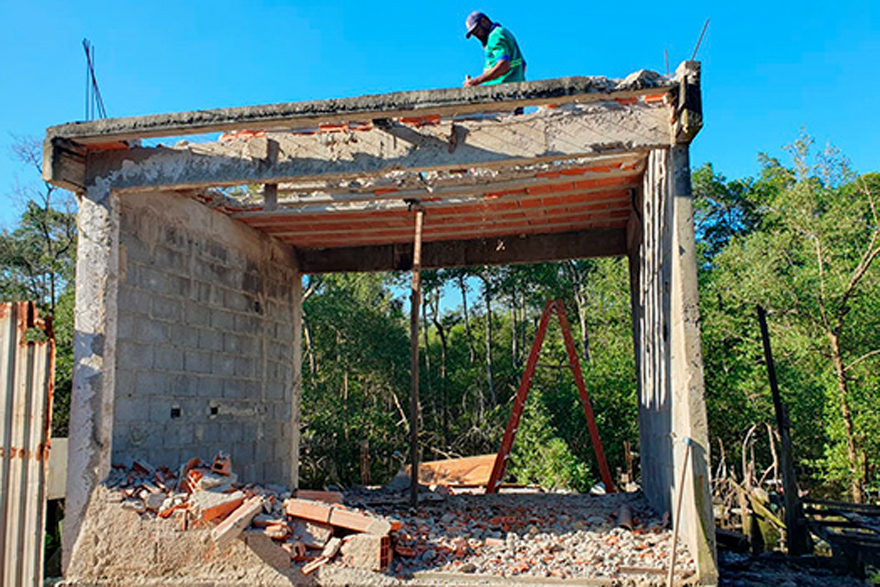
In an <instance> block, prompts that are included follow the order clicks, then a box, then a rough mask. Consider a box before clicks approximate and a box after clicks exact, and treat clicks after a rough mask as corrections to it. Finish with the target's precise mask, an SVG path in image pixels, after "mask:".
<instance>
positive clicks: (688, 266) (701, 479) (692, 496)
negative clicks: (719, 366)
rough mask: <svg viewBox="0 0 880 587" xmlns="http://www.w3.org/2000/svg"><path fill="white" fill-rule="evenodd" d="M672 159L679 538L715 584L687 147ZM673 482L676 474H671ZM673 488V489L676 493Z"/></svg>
mask: <svg viewBox="0 0 880 587" xmlns="http://www.w3.org/2000/svg"><path fill="white" fill-rule="evenodd" d="M670 156H671V159H672V165H671V167H672V178H671V179H672V186H671V187H672V192H671V195H672V198H671V204H672V219H671V220H672V226H673V231H672V235H671V236H672V242H671V243H670V247H671V251H672V253H673V254H672V261H673V262H672V289H671V292H670V293H671V301H672V303H671V316H670V327H671V338H672V340H671V343H672V344H671V348H670V351H671V352H670V355H671V359H672V361H671V375H672V382H671V383H672V393H673V400H672V406H673V411H672V422H673V430H674V431H675V433H676V436H677V438H678V439H682V438H684V437H689V438H690V439H691V440H692V441H693V444H692V446H691V463H690V466H689V467H688V469H687V476H686V478H685V486H684V488H683V490H684V501H683V504H686V505H684V506H683V508H682V519H681V520H676V521H675V523H676V524H679V523H681V524H682V527H681V530H680V532H681V534H682V535H683V536H685V537H686V543H687V545H688V547H689V548H690V551H691V553H693V555H694V557H695V560H696V563H697V570H698V573H699V576H700V579H701V581H702V582H703V583H705V584H715V583H716V582H717V580H718V573H717V564H716V550H715V522H714V518H713V512H712V489H711V487H710V475H711V471H710V460H709V424H708V421H707V417H706V401H705V390H704V386H703V354H702V350H701V346H700V307H699V291H698V284H697V253H696V238H695V235H694V210H693V194H692V192H691V174H690V157H689V154H688V146H687V145H686V144H679V145H676V146H674V147H673V148H672V149H671V153H670ZM673 455H674V457H675V470H676V471H680V470H681V467H682V466H683V464H684V463H683V461H682V458H683V456H684V446H683V445H682V443H680V442H676V443H675V444H674V446H673ZM675 482H676V483H677V482H678V475H676V476H675ZM677 489H678V488H676V490H677Z"/></svg>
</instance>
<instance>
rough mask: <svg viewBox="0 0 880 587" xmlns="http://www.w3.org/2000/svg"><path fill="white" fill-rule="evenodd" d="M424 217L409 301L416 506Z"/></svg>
mask: <svg viewBox="0 0 880 587" xmlns="http://www.w3.org/2000/svg"><path fill="white" fill-rule="evenodd" d="M424 216H425V211H424V210H421V209H417V210H416V236H415V241H414V242H413V264H412V291H411V292H410V298H409V300H410V311H409V349H410V353H409V355H410V374H411V378H412V382H411V386H412V387H411V393H410V400H409V444H410V446H409V450H410V458H409V462H410V464H411V467H412V468H411V469H410V484H409V499H410V503H411V504H412V505H413V506H416V505H418V503H419V306H420V305H421V301H422V275H421V269H422V222H423V221H424Z"/></svg>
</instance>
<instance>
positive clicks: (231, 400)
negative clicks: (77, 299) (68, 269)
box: [112, 193, 300, 483]
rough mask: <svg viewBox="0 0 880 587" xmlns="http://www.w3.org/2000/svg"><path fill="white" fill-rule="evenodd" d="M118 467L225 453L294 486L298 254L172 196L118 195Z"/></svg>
mask: <svg viewBox="0 0 880 587" xmlns="http://www.w3.org/2000/svg"><path fill="white" fill-rule="evenodd" d="M119 202H120V206H119V291H118V298H117V308H118V314H117V333H116V334H117V336H116V349H117V360H116V372H115V393H114V399H115V402H114V404H115V405H114V426H113V451H112V461H113V462H114V463H120V462H125V461H127V460H129V459H131V458H145V459H147V460H148V461H149V462H150V463H152V464H153V465H156V466H159V465H165V466H169V467H175V466H177V465H178V464H179V463H180V462H181V461H183V460H184V459H188V458H190V457H193V456H198V457H201V458H210V457H211V456H212V455H213V454H214V453H215V452H217V451H219V450H224V451H227V452H229V453H230V455H231V456H232V462H233V468H234V470H235V471H236V472H237V473H238V474H239V477H240V479H241V480H243V481H261V482H273V483H287V482H288V481H289V479H290V463H291V410H292V403H291V386H292V377H293V340H294V332H293V328H294V324H293V320H294V307H293V304H294V293H293V292H294V287H295V286H296V287H298V280H299V279H300V276H299V273H298V271H297V267H296V260H295V255H294V253H293V250H292V249H291V248H289V247H287V246H285V245H282V244H281V243H279V242H277V241H275V240H274V239H271V238H270V237H267V236H265V235H263V234H260V233H258V232H256V231H254V230H252V229H250V228H248V227H246V226H244V225H242V224H239V223H237V222H235V221H234V220H231V219H230V218H228V217H226V216H224V215H222V214H219V213H217V212H214V211H212V210H210V209H209V208H207V207H206V206H203V205H201V204H199V203H197V202H194V201H192V200H189V199H187V198H184V197H180V196H177V195H174V194H166V193H153V194H133V195H122V196H120V198H119Z"/></svg>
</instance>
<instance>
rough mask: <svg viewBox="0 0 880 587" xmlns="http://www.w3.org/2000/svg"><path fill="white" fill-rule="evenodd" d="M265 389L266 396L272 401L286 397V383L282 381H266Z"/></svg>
mask: <svg viewBox="0 0 880 587" xmlns="http://www.w3.org/2000/svg"><path fill="white" fill-rule="evenodd" d="M264 389H265V390H266V398H267V399H269V400H270V401H271V400H282V399H284V394H285V393H286V391H287V390H286V389H285V386H284V384H283V383H280V382H271V383H266V384H265V387H264Z"/></svg>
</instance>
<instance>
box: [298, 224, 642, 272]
mask: <svg viewBox="0 0 880 587" xmlns="http://www.w3.org/2000/svg"><path fill="white" fill-rule="evenodd" d="M412 248H413V247H412V244H397V245H380V246H372V247H344V248H334V249H300V250H299V251H298V256H299V263H300V268H301V270H302V272H303V273H343V272H352V271H408V270H410V269H411V268H412V255H413V250H412ZM625 254H626V230H625V229H614V228H603V229H595V230H588V231H576V232H562V233H556V234H542V235H533V236H517V235H512V236H508V237H496V238H486V239H472V240H462V241H444V242H430V243H424V244H423V245H422V268H423V269H436V268H440V267H467V266H475V265H507V264H511V263H541V262H546V261H561V260H566V259H584V258H590V257H611V256H618V255H625Z"/></svg>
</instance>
